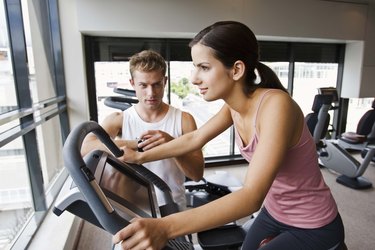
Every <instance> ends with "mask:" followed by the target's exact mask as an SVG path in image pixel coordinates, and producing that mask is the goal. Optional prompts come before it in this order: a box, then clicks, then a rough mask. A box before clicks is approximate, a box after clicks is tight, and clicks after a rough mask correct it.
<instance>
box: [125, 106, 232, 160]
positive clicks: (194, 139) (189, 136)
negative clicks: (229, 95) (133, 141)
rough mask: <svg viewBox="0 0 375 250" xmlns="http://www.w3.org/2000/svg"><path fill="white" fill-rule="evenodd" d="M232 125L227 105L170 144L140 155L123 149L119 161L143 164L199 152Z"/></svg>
mask: <svg viewBox="0 0 375 250" xmlns="http://www.w3.org/2000/svg"><path fill="white" fill-rule="evenodd" d="M232 124H233V122H232V118H231V115H230V111H229V108H228V106H227V105H224V106H223V107H222V108H221V110H220V111H219V112H218V113H217V114H216V115H214V116H213V117H212V118H211V119H210V120H208V121H207V122H206V123H205V124H204V125H203V126H202V127H200V128H198V129H197V130H194V131H191V132H189V133H186V134H184V135H182V136H180V137H178V138H175V139H173V140H172V141H170V142H167V143H164V144H162V145H159V146H157V147H154V148H152V149H150V150H146V151H145V152H142V153H141V152H136V151H135V150H132V149H129V148H127V147H124V148H123V150H124V152H125V153H124V155H123V156H122V158H121V159H122V160H123V161H125V162H132V163H137V164H143V163H145V162H150V161H156V160H161V159H165V158H171V157H178V156H181V155H184V154H186V153H189V152H192V151H195V150H201V148H202V147H203V146H204V145H205V144H206V143H207V142H208V141H210V140H211V139H213V138H214V137H216V136H217V135H219V134H220V133H222V132H223V131H225V130H226V129H227V128H228V127H230V125H232ZM140 145H141V144H140Z"/></svg>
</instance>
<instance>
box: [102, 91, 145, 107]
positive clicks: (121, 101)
mask: <svg viewBox="0 0 375 250" xmlns="http://www.w3.org/2000/svg"><path fill="white" fill-rule="evenodd" d="M113 92H115V93H118V94H121V95H122V96H109V97H106V98H105V99H104V104H105V105H107V106H108V107H111V108H116V109H120V110H122V111H124V110H125V109H128V108H130V107H131V106H132V105H133V104H135V103H138V100H137V98H136V96H135V91H134V90H130V89H123V88H114V89H113Z"/></svg>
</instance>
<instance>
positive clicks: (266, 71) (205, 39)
mask: <svg viewBox="0 0 375 250" xmlns="http://www.w3.org/2000/svg"><path fill="white" fill-rule="evenodd" d="M198 43H199V44H202V45H205V46H207V47H210V48H211V49H212V50H213V51H214V56H215V57H216V58H217V59H218V60H219V61H221V62H222V63H223V64H224V66H225V67H227V68H231V67H232V66H233V65H234V63H235V62H236V61H237V60H241V61H242V62H243V63H244V64H245V67H246V73H245V74H246V75H245V82H246V84H245V86H244V93H245V94H246V95H250V94H251V93H252V92H253V91H254V90H255V89H257V88H273V89H281V90H283V91H285V92H287V90H286V89H285V88H284V86H283V85H282V84H281V82H280V80H279V78H278V77H277V75H276V74H275V72H273V71H272V69H270V68H269V67H268V66H266V65H265V64H263V63H261V62H259V46H258V41H257V39H256V37H255V35H254V33H253V32H252V31H251V30H250V29H249V27H247V26H246V25H244V24H242V23H240V22H236V21H221V22H216V23H214V24H212V25H210V26H208V27H206V28H205V29H203V30H201V31H200V32H199V33H198V34H197V35H196V36H195V37H194V38H193V40H191V41H190V43H189V46H190V47H193V46H194V45H195V44H198ZM255 69H257V71H258V74H259V76H260V79H261V81H260V83H255V79H256V74H255Z"/></svg>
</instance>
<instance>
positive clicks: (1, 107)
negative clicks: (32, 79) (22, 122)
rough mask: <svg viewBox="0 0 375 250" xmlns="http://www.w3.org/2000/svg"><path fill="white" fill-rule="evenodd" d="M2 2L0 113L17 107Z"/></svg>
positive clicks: (0, 19) (0, 8)
mask: <svg viewBox="0 0 375 250" xmlns="http://www.w3.org/2000/svg"><path fill="white" fill-rule="evenodd" d="M5 17H6V16H5V9H4V4H0V114H3V113H5V112H8V111H11V110H14V109H17V97H16V90H15V86H14V78H13V69H12V61H11V55H10V48H9V40H8V28H7V26H6V23H7V22H6V19H5Z"/></svg>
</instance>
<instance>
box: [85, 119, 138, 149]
mask: <svg viewBox="0 0 375 250" xmlns="http://www.w3.org/2000/svg"><path fill="white" fill-rule="evenodd" d="M122 119H123V116H122V113H121V112H114V113H112V114H110V115H108V116H107V117H106V118H105V119H104V121H103V122H102V124H100V125H101V127H102V128H103V129H104V130H105V131H106V132H107V134H108V135H109V136H110V137H111V138H112V140H113V141H114V142H115V144H116V145H117V146H118V147H123V146H127V147H129V148H133V149H135V148H137V141H135V140H121V139H116V137H117V136H118V135H119V134H120V133H121V130H122ZM95 149H97V150H102V151H105V152H108V153H110V151H109V150H108V149H107V147H106V146H105V145H104V144H103V143H102V142H101V141H100V140H99V139H98V138H97V137H96V135H95V134H93V133H90V134H88V135H87V136H86V138H85V139H84V141H83V143H82V147H81V154H82V156H84V155H86V154H88V153H89V152H91V151H92V150H95Z"/></svg>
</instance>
